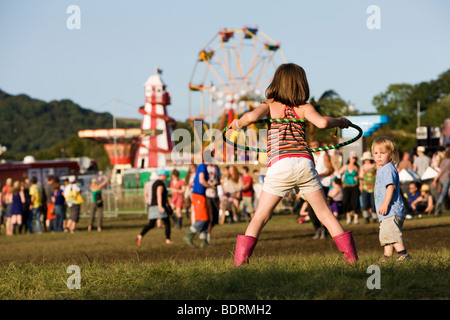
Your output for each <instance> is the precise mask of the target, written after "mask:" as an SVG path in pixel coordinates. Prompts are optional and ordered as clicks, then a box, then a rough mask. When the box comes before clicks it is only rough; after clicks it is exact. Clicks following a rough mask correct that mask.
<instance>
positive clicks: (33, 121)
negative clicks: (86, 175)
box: [0, 90, 140, 165]
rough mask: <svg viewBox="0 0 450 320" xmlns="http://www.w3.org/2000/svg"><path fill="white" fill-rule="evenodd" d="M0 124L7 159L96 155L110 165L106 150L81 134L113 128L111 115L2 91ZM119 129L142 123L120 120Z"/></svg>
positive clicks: (69, 101) (69, 102) (43, 158)
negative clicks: (85, 130) (86, 130)
mask: <svg viewBox="0 0 450 320" xmlns="http://www.w3.org/2000/svg"><path fill="white" fill-rule="evenodd" d="M0 121H1V125H0V144H1V145H2V146H6V147H7V152H6V153H4V154H2V156H1V158H3V159H5V158H6V159H12V160H22V159H23V157H24V156H25V155H28V154H31V155H34V156H35V157H36V159H39V160H45V159H53V158H57V157H61V156H66V157H69V156H74V157H76V156H83V155H86V156H90V155H92V156H95V157H100V158H103V160H101V159H97V161H99V160H100V162H103V164H105V165H107V163H108V160H107V157H106V153H105V152H104V151H103V147H102V146H101V145H99V144H97V143H95V142H94V141H87V140H82V139H79V138H78V131H79V130H83V129H100V128H112V126H113V116H112V115H111V114H110V113H107V112H104V113H97V112H94V111H92V110H88V109H84V108H82V107H80V106H79V105H77V104H75V103H74V102H72V101H71V100H67V99H66V100H60V101H55V100H54V101H50V102H45V101H42V100H38V99H33V98H31V97H29V96H27V95H25V94H20V95H16V96H14V95H10V94H8V93H6V92H4V91H2V90H0ZM117 126H118V127H122V128H130V127H139V126H140V120H135V119H117Z"/></svg>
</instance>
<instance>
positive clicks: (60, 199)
mask: <svg viewBox="0 0 450 320" xmlns="http://www.w3.org/2000/svg"><path fill="white" fill-rule="evenodd" d="M51 199H52V202H53V210H54V211H55V231H56V232H62V231H63V230H64V229H63V222H64V218H65V209H64V206H65V198H64V191H63V189H61V183H60V182H59V180H58V179H56V180H55V181H54V182H53V192H52V194H51Z"/></svg>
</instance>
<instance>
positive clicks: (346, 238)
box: [333, 231, 358, 263]
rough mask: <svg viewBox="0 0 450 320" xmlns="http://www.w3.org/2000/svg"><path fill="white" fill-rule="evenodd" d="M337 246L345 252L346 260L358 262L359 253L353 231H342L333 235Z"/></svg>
mask: <svg viewBox="0 0 450 320" xmlns="http://www.w3.org/2000/svg"><path fill="white" fill-rule="evenodd" d="M333 240H334V242H335V243H336V246H337V247H338V248H339V250H340V251H341V252H342V253H343V254H344V259H345V262H347V263H356V262H357V261H358V254H357V253H356V246H355V240H354V239H353V235H352V232H351V231H347V232H344V233H341V234H340V235H337V236H335V237H333Z"/></svg>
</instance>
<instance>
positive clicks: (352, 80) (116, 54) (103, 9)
mask: <svg viewBox="0 0 450 320" xmlns="http://www.w3.org/2000/svg"><path fill="white" fill-rule="evenodd" d="M72 4H75V5H78V6H79V8H80V10H81V15H80V17H81V20H80V26H81V29H79V30H69V29H68V28H67V26H66V20H67V18H68V17H69V14H67V13H66V10H67V7H68V6H69V5H72ZM370 5H377V6H378V7H379V8H380V19H381V20H380V22H381V29H374V30H371V29H369V28H368V27H367V25H366V20H367V19H368V18H369V17H370V16H371V14H370V13H367V12H366V10H367V8H368V7H369V6H370ZM449 13H450V2H449V1H446V0H431V1H425V0H423V1H417V0H410V1H406V0H389V1H387V0H386V1H377V0H370V1H365V0H342V1H334V0H322V1H300V0H292V1H290V0H278V1H273V0H270V1H267V0H257V1H256V0H247V1H245V0H240V1H237V0H228V1H216V0H209V1H204V0H191V1H183V0H164V1H154V0H147V1H143V0H132V1H123V0H122V1H114V0H110V1H106V0H103V1H100V0H90V1H81V0H70V1H65V0H59V1H54V0H53V1H49V0H40V1H33V0H2V1H0V39H1V42H0V43H1V50H0V88H1V89H2V90H3V91H6V92H8V93H10V94H19V93H25V94H27V95H29V96H31V97H34V98H38V99H42V100H45V101H51V100H60V99H71V100H73V101H74V102H75V103H77V104H79V105H80V106H81V107H83V108H87V109H92V110H95V111H98V112H104V111H108V112H111V113H113V111H114V110H113V107H112V100H113V99H116V100H115V101H116V103H115V114H116V115H117V116H119V117H128V118H137V119H140V118H141V115H140V114H139V113H138V107H139V106H141V105H143V104H144V89H143V84H144V82H145V81H146V80H147V78H148V77H149V76H150V75H152V74H154V70H155V66H158V67H159V68H161V69H163V75H162V78H163V80H164V81H165V83H166V84H167V86H168V90H169V91H170V92H171V96H172V104H171V105H170V106H169V108H168V110H169V111H168V112H169V115H170V116H172V117H174V118H175V119H177V120H185V119H186V118H187V117H188V83H189V80H190V77H191V74H192V72H193V68H194V64H195V61H196V58H197V54H198V52H199V51H200V50H201V49H202V48H203V47H204V46H205V45H206V43H207V42H208V41H209V40H210V39H211V38H212V37H213V36H214V35H215V34H216V33H217V32H218V31H219V30H221V29H222V28H235V29H238V28H242V27H243V26H245V25H248V26H254V25H257V26H258V27H259V29H260V30H261V31H263V32H264V33H265V34H267V35H269V36H270V37H271V38H273V39H274V40H276V41H279V42H280V45H281V48H282V50H283V52H284V54H285V56H286V59H287V61H288V62H294V63H297V64H299V65H301V66H303V67H304V68H305V70H306V72H307V76H308V80H309V85H310V90H311V95H312V96H314V97H319V96H320V95H321V94H322V93H323V92H324V91H326V90H329V89H333V90H335V91H336V92H337V93H338V94H339V95H340V96H341V97H342V98H343V99H344V100H346V101H349V102H351V103H352V104H353V105H354V106H355V108H356V109H358V110H360V111H366V112H374V111H375V108H374V107H373V106H372V99H373V97H374V96H375V95H377V94H378V93H380V92H383V91H385V90H386V89H387V87H388V86H389V85H390V84H393V83H410V84H415V83H419V82H421V81H429V80H431V79H436V78H437V77H438V75H439V74H441V73H442V72H444V71H446V70H448V69H449V68H450V41H449V40H448V39H449V34H450V33H449V32H450V19H449V18H450V17H449V16H450V14H449ZM194 112H195V110H194ZM198 112H200V110H198Z"/></svg>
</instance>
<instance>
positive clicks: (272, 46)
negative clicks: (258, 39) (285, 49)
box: [265, 43, 280, 51]
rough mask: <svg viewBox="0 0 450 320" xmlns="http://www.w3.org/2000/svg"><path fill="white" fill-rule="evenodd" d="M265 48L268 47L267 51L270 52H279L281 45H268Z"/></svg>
mask: <svg viewBox="0 0 450 320" xmlns="http://www.w3.org/2000/svg"><path fill="white" fill-rule="evenodd" d="M265 46H266V49H267V50H269V51H277V50H278V49H280V45H279V44H270V43H266V44H265Z"/></svg>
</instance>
